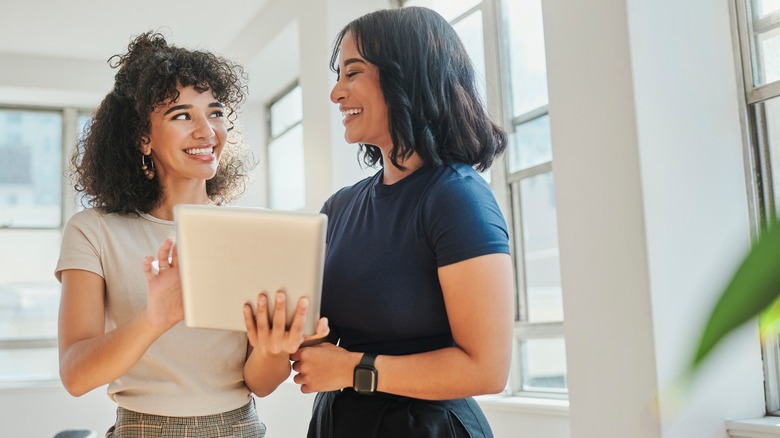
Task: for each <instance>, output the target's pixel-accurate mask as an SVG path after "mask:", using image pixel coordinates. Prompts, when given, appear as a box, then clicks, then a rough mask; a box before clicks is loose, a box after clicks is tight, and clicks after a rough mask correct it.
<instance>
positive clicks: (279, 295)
mask: <svg viewBox="0 0 780 438" xmlns="http://www.w3.org/2000/svg"><path fill="white" fill-rule="evenodd" d="M286 324H287V294H285V293H284V292H282V291H277V292H276V302H275V303H274V319H273V327H271V331H272V333H273V335H274V336H275V337H277V338H278V339H280V340H281V338H282V336H284V332H285V330H286V327H285V326H286Z"/></svg>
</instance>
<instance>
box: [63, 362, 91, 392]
mask: <svg viewBox="0 0 780 438" xmlns="http://www.w3.org/2000/svg"><path fill="white" fill-rule="evenodd" d="M60 381H61V382H62V386H63V387H65V390H66V391H68V394H70V395H72V396H73V397H81V396H82V395H84V394H86V393H88V392H89V391H90V390H91V389H92V388H89V387H87V385H84V383H83V382H80V381H79V379H77V378H76V376H75V375H74V373H69V372H67V371H65V370H63V369H62V368H60Z"/></svg>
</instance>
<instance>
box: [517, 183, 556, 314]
mask: <svg viewBox="0 0 780 438" xmlns="http://www.w3.org/2000/svg"><path fill="white" fill-rule="evenodd" d="M520 204H521V205H520V208H521V210H520V211H521V212H522V218H523V219H522V223H523V230H522V232H523V255H524V260H525V284H526V299H527V303H528V321H529V322H552V321H563V300H562V295H561V273H560V263H559V257H558V228H557V215H556V210H555V189H554V188H553V178H552V172H546V173H543V174H540V175H537V176H534V177H531V178H526V179H523V180H521V181H520Z"/></svg>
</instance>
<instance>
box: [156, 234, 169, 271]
mask: <svg viewBox="0 0 780 438" xmlns="http://www.w3.org/2000/svg"><path fill="white" fill-rule="evenodd" d="M171 245H172V242H171V239H165V242H163V244H162V245H160V249H159V250H158V251H157V260H159V262H158V263H159V264H160V270H161V271H162V270H163V269H167V268H168V266H169V263H168V254H169V253H170V252H171Z"/></svg>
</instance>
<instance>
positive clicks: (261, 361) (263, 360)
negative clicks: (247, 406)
mask: <svg viewBox="0 0 780 438" xmlns="http://www.w3.org/2000/svg"><path fill="white" fill-rule="evenodd" d="M289 376H290V355H289V354H288V353H286V352H281V353H279V354H262V353H260V352H259V351H258V350H253V351H252V353H251V354H250V355H249V358H247V361H246V363H245V364H244V383H246V386H247V387H248V388H249V390H250V391H252V392H253V393H254V394H255V395H257V396H258V397H265V396H267V395H269V394H270V393H272V392H273V391H274V390H275V389H276V388H277V387H278V386H279V385H280V384H281V383H282V382H284V381H285V380H286V379H287V378H288V377H289Z"/></svg>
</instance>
